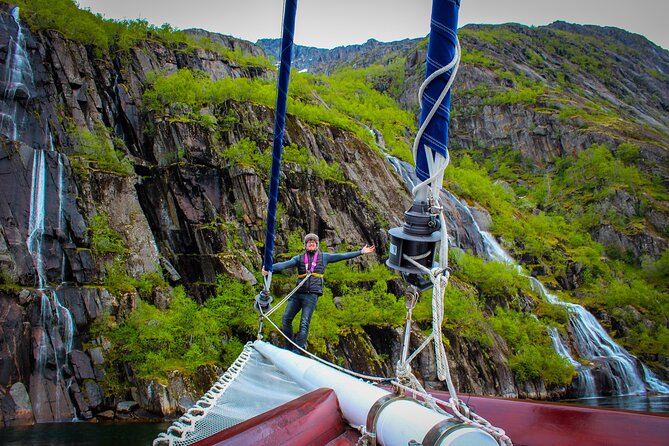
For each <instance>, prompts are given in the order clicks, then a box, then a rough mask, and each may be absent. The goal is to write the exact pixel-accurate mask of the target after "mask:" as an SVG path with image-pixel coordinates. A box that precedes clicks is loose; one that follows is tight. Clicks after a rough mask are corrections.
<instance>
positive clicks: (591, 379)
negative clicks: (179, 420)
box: [387, 156, 669, 397]
mask: <svg viewBox="0 0 669 446" xmlns="http://www.w3.org/2000/svg"><path fill="white" fill-rule="evenodd" d="M387 160H388V162H389V163H390V164H391V165H392V166H393V167H394V168H395V169H396V171H397V172H398V173H399V174H400V175H401V177H402V179H403V180H404V182H405V185H406V186H407V187H408V188H410V187H413V185H414V184H415V183H413V182H412V179H413V178H415V174H414V173H413V170H412V169H413V168H412V166H411V165H409V164H408V163H405V162H403V161H400V160H398V159H396V158H393V157H390V156H388V157H387ZM442 194H443V196H444V197H445V198H447V199H448V200H450V201H452V202H454V203H455V206H456V208H457V209H458V212H460V213H464V214H466V215H467V216H468V218H467V220H469V218H471V223H470V224H471V227H472V228H473V231H472V232H476V233H478V237H480V238H481V239H482V240H483V246H484V253H485V255H486V257H487V258H488V259H490V260H494V261H497V262H501V263H504V264H507V265H511V266H514V267H515V268H516V270H517V271H518V272H519V273H520V274H521V275H523V276H524V277H527V279H528V280H529V281H530V284H531V286H532V289H533V290H534V291H535V292H537V293H538V294H539V295H540V296H541V297H542V298H543V299H544V300H546V301H547V302H549V303H551V304H553V305H560V306H562V307H564V308H566V309H567V311H568V312H569V326H570V327H571V330H568V334H569V335H570V337H571V341H572V345H573V346H574V349H575V350H576V352H577V353H578V355H579V356H580V357H582V358H584V359H587V360H588V361H589V362H590V363H591V364H592V365H591V366H586V365H584V364H581V363H580V362H578V361H576V360H575V359H574V357H573V356H572V354H571V352H570V350H569V348H568V346H567V345H565V344H564V342H563V340H562V338H561V337H560V335H559V333H558V332H557V330H556V329H555V328H552V327H551V328H549V333H548V334H549V336H550V337H551V340H552V343H553V347H554V348H555V351H556V352H557V353H558V354H560V355H561V356H563V357H564V358H566V359H567V360H568V361H569V362H570V363H571V364H572V365H573V366H574V367H575V369H576V371H577V372H578V377H577V378H576V383H573V386H574V387H575V391H576V392H577V394H578V395H579V396H582V397H584V396H588V397H591V396H597V386H596V379H595V373H593V369H595V371H596V372H597V373H598V374H599V375H601V376H602V379H603V380H607V381H610V382H607V383H606V384H608V387H610V389H611V392H612V393H613V394H614V395H629V394H645V393H646V391H647V389H648V390H650V391H652V392H657V393H669V386H668V385H667V384H665V383H664V382H662V381H661V380H659V379H658V378H657V377H656V376H655V375H654V374H653V372H652V371H651V370H649V369H648V368H647V367H646V366H645V365H644V364H643V363H641V361H639V360H638V359H637V358H635V357H634V356H632V355H631V354H630V353H629V352H628V351H627V350H625V349H624V348H622V347H621V346H620V345H618V344H616V342H615V341H614V340H613V339H612V338H611V337H610V336H609V335H608V333H606V331H605V330H604V328H603V327H602V326H601V325H600V324H599V322H597V319H595V317H594V316H593V315H592V314H590V313H589V312H588V311H587V310H586V309H585V308H583V307H582V306H581V305H578V304H573V303H569V302H563V301H561V300H560V299H558V297H557V296H555V295H553V294H551V293H549V292H548V291H547V290H546V288H545V287H544V285H543V284H542V283H541V282H539V281H538V280H537V279H536V278H535V277H531V276H528V275H526V274H523V272H522V267H521V266H520V265H518V264H517V263H516V261H515V260H514V259H513V258H512V257H511V256H510V255H509V254H508V253H507V252H506V251H505V250H504V248H502V247H501V246H500V244H499V243H498V242H497V240H495V237H494V236H493V235H492V234H490V233H488V232H486V231H482V230H481V229H480V228H479V226H478V224H477V223H476V221H475V220H474V218H473V216H472V214H471V211H470V210H469V208H468V207H467V206H466V205H465V204H464V203H462V202H460V201H459V200H458V199H457V197H455V196H454V195H453V194H451V193H450V192H448V191H446V190H442ZM600 387H601V386H600Z"/></svg>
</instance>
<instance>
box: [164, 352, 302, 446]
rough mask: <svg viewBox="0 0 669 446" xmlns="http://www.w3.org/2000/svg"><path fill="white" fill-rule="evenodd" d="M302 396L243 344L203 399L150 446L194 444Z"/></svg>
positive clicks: (295, 387)
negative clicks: (232, 362)
mask: <svg viewBox="0 0 669 446" xmlns="http://www.w3.org/2000/svg"><path fill="white" fill-rule="evenodd" d="M242 370H243V373H242ZM305 393H306V390H305V389H303V388H302V387H300V386H299V385H298V384H296V383H295V382H294V381H293V380H291V379H290V378H288V377H287V376H286V375H285V374H284V373H283V372H281V371H280V370H279V369H278V368H276V367H275V366H274V365H273V364H272V363H271V362H269V361H267V359H265V358H264V357H263V356H262V355H261V354H260V353H259V352H258V351H256V350H255V349H254V348H253V347H252V346H251V344H247V345H246V347H244V350H243V351H242V353H241V354H240V355H239V358H237V360H236V361H235V363H234V364H233V365H232V366H230V368H229V369H228V371H227V372H225V374H223V376H222V377H221V378H220V379H219V380H218V381H217V382H216V384H214V385H213V386H212V388H211V389H210V390H209V391H208V392H207V393H206V394H205V396H204V397H203V398H202V399H200V401H198V402H197V403H196V404H195V406H193V407H192V408H191V409H189V410H188V412H187V413H186V414H185V415H184V416H182V417H181V418H179V419H178V420H177V421H175V422H174V423H173V424H172V425H171V426H170V427H169V428H168V429H167V432H164V433H161V434H160V435H159V436H158V437H157V438H156V439H155V440H154V441H153V446H165V445H169V446H173V445H174V446H176V445H190V444H193V443H196V442H198V441H200V440H202V439H204V438H208V437H211V436H212V435H214V434H216V433H218V432H220V431H222V430H224V429H227V428H229V427H232V426H234V425H235V424H238V423H241V422H242V421H245V420H248V419H250V418H253V417H254V416H256V415H259V414H261V413H264V412H267V411H268V410H271V409H273V408H275V407H278V406H280V405H282V404H284V403H286V402H288V401H291V400H294V399H295V398H297V397H299V396H301V395H304V394H305Z"/></svg>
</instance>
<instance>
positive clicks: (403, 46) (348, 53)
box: [256, 39, 421, 74]
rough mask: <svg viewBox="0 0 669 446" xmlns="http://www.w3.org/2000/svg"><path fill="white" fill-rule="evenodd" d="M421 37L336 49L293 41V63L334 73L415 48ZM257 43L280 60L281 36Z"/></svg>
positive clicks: (309, 68)
mask: <svg viewBox="0 0 669 446" xmlns="http://www.w3.org/2000/svg"><path fill="white" fill-rule="evenodd" d="M420 40H421V39H404V40H399V41H397V42H379V41H378V40H375V39H369V40H368V41H367V42H365V43H363V44H360V45H347V46H338V47H336V48H333V49H331V50H330V49H324V48H315V47H311V46H303V45H293V61H292V65H293V67H295V69H301V70H307V71H310V72H313V73H322V74H330V73H332V71H333V70H334V69H336V68H338V67H343V66H347V67H353V68H365V67H368V66H369V65H371V64H374V63H379V61H381V60H383V59H384V57H385V56H386V55H389V54H394V53H404V52H406V51H409V50H411V49H412V48H414V47H415V46H416V44H417V43H418V42H419V41H420ZM256 45H258V46H259V47H261V48H262V49H263V50H264V51H265V53H266V54H267V55H268V56H272V57H274V58H275V60H279V52H280V51H281V39H260V40H258V41H257V42H256Z"/></svg>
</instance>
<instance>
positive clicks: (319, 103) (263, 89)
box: [144, 67, 415, 159]
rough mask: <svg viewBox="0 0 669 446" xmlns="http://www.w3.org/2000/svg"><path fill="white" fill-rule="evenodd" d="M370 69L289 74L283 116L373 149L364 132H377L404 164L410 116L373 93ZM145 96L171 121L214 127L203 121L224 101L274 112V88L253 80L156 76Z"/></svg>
mask: <svg viewBox="0 0 669 446" xmlns="http://www.w3.org/2000/svg"><path fill="white" fill-rule="evenodd" d="M375 69H377V68H375V67H372V68H368V69H366V70H344V71H342V72H339V73H337V74H335V75H333V76H330V77H327V76H313V75H311V74H308V73H303V74H299V73H294V75H293V76H292V78H291V83H290V90H289V98H288V105H287V107H288V112H289V113H292V114H294V115H297V116H298V117H300V119H302V120H303V121H304V122H306V123H309V124H314V125H317V124H322V123H327V124H330V125H333V126H336V127H339V128H341V129H344V130H348V131H351V132H353V133H355V134H356V135H357V136H358V137H360V138H361V139H362V140H363V141H365V142H367V143H368V144H370V145H372V146H374V138H373V136H372V134H371V133H370V131H369V127H374V128H377V129H379V130H380V131H381V132H382V133H383V135H384V140H385V141H386V145H387V147H388V149H389V150H390V151H391V152H392V153H393V154H396V155H397V156H400V157H402V158H404V159H406V158H407V157H408V158H411V154H410V149H409V142H408V141H407V140H406V138H407V136H406V135H407V134H409V133H410V132H413V131H415V124H414V118H413V116H412V115H411V114H410V113H408V112H405V111H403V110H401V109H400V108H399V106H398V105H397V103H395V101H394V100H393V99H392V98H391V97H390V96H388V95H387V94H383V93H379V92H378V91H376V90H374V89H373V88H372V87H371V86H370V84H369V82H370V80H368V76H370V79H372V80H373V79H375V78H374V76H373V75H371V74H370V72H371V73H374V71H373V70H375ZM149 82H150V86H149V88H147V90H146V91H145V93H144V105H145V106H146V107H147V108H148V109H149V110H151V111H153V112H154V113H156V114H158V115H159V116H164V117H167V118H168V119H170V120H172V121H186V122H199V123H201V124H203V125H206V126H211V125H213V126H216V125H218V123H219V121H221V120H222V117H220V118H218V117H217V118H216V122H214V120H213V119H211V118H207V122H206V123H205V122H202V119H203V116H206V115H207V114H208V113H209V112H208V111H209V110H211V109H212V108H215V107H216V106H217V105H220V104H222V103H224V102H225V101H230V100H232V101H238V102H252V103H256V104H261V105H264V106H266V107H269V108H273V107H274V105H275V102H276V86H275V85H274V82H271V81H268V80H264V79H260V78H255V79H248V78H237V79H233V78H223V79H219V80H218V81H216V82H214V81H212V80H211V79H209V78H208V77H207V75H206V74H205V73H203V72H193V71H191V70H188V69H182V70H179V71H178V72H177V73H175V74H172V75H169V76H160V75H158V74H155V75H154V76H153V77H152V78H151V79H149Z"/></svg>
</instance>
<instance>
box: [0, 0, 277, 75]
mask: <svg viewBox="0 0 669 446" xmlns="http://www.w3.org/2000/svg"><path fill="white" fill-rule="evenodd" d="M3 3H7V4H10V5H17V6H19V7H20V14H21V18H22V19H24V20H26V22H27V23H28V26H29V27H30V29H31V30H32V31H42V30H55V31H58V32H59V33H61V34H62V35H63V36H64V37H65V38H66V39H68V40H72V41H75V42H79V43H82V44H84V45H91V46H93V47H94V48H95V49H96V50H97V51H96V54H97V55H98V56H101V53H108V52H110V51H120V52H127V51H130V50H131V49H133V48H135V47H136V46H137V45H138V43H139V42H140V41H145V40H154V41H156V40H157V41H159V42H162V43H163V44H165V45H167V46H169V47H173V48H180V49H188V50H191V51H192V50H194V49H196V48H200V49H205V50H208V51H212V52H215V53H217V54H218V55H220V56H222V57H223V58H224V59H227V60H229V61H232V62H234V63H236V64H237V65H239V66H242V67H248V66H253V67H262V68H265V69H271V68H272V65H271V63H270V61H269V60H268V59H267V58H265V57H261V56H253V55H251V54H247V53H244V52H242V51H241V50H240V49H237V48H236V49H234V50H231V49H229V48H225V47H223V46H222V45H221V44H219V43H214V42H212V41H211V40H209V39H207V38H201V39H197V40H195V39H192V38H190V37H189V36H187V35H186V34H185V33H184V32H182V31H178V30H176V29H174V28H172V27H171V26H170V25H169V24H167V23H165V24H163V25H162V26H160V27H157V26H155V25H152V24H150V23H149V22H147V21H146V20H142V19H136V20H120V21H119V20H107V19H104V18H103V17H102V16H101V15H99V14H93V13H92V12H90V10H87V9H86V10H83V9H80V8H79V6H78V5H77V3H76V2H75V1H73V0H15V1H11V2H10V1H5V0H3Z"/></svg>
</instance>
